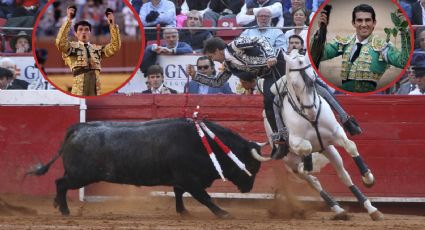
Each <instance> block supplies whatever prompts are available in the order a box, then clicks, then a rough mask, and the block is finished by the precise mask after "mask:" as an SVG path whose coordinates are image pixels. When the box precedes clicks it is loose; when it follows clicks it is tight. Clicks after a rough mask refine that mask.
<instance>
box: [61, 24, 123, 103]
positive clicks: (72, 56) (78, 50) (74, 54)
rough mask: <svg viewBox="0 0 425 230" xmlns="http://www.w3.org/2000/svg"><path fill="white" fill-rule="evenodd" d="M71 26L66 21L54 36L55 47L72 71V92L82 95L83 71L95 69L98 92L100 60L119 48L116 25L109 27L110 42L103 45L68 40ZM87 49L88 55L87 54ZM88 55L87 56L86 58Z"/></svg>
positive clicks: (97, 89)
mask: <svg viewBox="0 0 425 230" xmlns="http://www.w3.org/2000/svg"><path fill="white" fill-rule="evenodd" d="M70 28H71V21H70V20H66V22H65V23H64V24H63V25H62V26H61V28H60V29H59V32H58V35H57V37H56V47H57V48H58V50H59V51H60V52H61V53H62V58H63V60H64V62H65V64H66V65H68V66H69V68H70V69H71V71H72V72H73V73H74V83H73V86H72V92H71V93H73V94H75V95H82V92H83V87H84V74H83V73H84V72H87V71H89V70H95V74H96V92H97V95H99V94H100V79H99V74H100V70H101V61H102V59H103V58H108V57H111V56H113V55H114V54H116V53H118V51H119V50H120V48H121V38H120V32H119V28H118V25H116V24H115V25H111V26H110V27H109V29H110V33H111V42H110V43H109V44H107V45H105V46H100V45H95V44H90V43H89V44H88V47H87V49H86V47H85V46H84V43H82V42H79V41H77V42H75V41H69V39H68V34H69V31H70ZM87 50H88V51H89V54H90V55H87ZM88 57H89V58H88Z"/></svg>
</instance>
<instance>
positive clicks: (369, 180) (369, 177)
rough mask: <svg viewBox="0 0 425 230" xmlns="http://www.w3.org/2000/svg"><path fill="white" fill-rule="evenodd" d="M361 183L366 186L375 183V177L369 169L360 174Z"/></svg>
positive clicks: (369, 186) (371, 185) (370, 186)
mask: <svg viewBox="0 0 425 230" xmlns="http://www.w3.org/2000/svg"><path fill="white" fill-rule="evenodd" d="M362 181H363V184H364V186H365V187H366V188H372V187H373V185H374V184H375V177H374V176H373V174H372V172H371V171H370V170H369V171H367V172H366V173H365V174H364V175H363V176H362Z"/></svg>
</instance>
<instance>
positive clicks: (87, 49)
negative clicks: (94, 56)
mask: <svg viewBox="0 0 425 230" xmlns="http://www.w3.org/2000/svg"><path fill="white" fill-rule="evenodd" d="M84 47H86V52H87V61H88V59H90V51H89V44H84Z"/></svg>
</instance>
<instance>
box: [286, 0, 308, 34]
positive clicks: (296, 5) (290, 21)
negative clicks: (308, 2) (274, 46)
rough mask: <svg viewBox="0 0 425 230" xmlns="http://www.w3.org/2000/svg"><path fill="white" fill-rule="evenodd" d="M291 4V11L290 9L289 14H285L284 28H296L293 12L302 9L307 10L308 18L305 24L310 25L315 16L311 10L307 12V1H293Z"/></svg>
mask: <svg viewBox="0 0 425 230" xmlns="http://www.w3.org/2000/svg"><path fill="white" fill-rule="evenodd" d="M291 4H292V7H291V9H289V11H288V12H285V13H283V19H284V26H285V27H288V26H295V23H294V17H293V16H294V14H293V12H294V11H296V10H298V9H301V8H304V10H305V15H306V18H307V20H306V23H305V24H306V25H307V26H308V25H309V24H310V19H311V18H312V17H313V14H312V13H311V11H310V10H306V6H305V0H291ZM284 32H286V30H284Z"/></svg>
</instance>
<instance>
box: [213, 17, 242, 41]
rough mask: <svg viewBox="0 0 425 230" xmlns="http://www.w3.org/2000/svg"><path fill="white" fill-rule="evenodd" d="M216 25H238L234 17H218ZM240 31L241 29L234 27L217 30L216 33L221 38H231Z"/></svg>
mask: <svg viewBox="0 0 425 230" xmlns="http://www.w3.org/2000/svg"><path fill="white" fill-rule="evenodd" d="M217 27H230V28H232V27H239V25H238V23H237V22H236V19H235V18H226V19H219V20H218V22H217ZM241 33H242V30H241V29H234V30H217V33H216V35H217V36H219V37H221V38H222V39H224V40H226V39H233V38H235V37H237V36H239V35H240V34H241Z"/></svg>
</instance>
